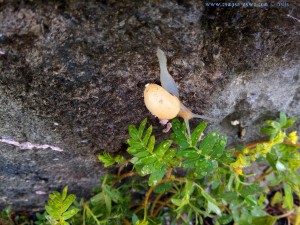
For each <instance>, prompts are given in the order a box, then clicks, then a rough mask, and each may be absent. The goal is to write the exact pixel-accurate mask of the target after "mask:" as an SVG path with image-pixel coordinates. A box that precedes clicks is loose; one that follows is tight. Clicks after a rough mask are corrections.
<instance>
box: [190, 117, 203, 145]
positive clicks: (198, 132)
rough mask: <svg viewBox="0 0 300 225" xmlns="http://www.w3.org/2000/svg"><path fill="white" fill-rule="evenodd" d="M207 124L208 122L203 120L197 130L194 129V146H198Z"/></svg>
mask: <svg viewBox="0 0 300 225" xmlns="http://www.w3.org/2000/svg"><path fill="white" fill-rule="evenodd" d="M206 126H207V123H206V122H202V123H200V124H199V125H198V126H197V127H196V128H195V130H194V131H193V133H192V135H191V137H192V138H191V140H192V142H191V144H192V146H196V144H197V143H198V141H199V138H200V136H201V134H202V133H203V131H204V130H205V128H206Z"/></svg>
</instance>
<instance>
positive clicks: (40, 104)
mask: <svg viewBox="0 0 300 225" xmlns="http://www.w3.org/2000/svg"><path fill="white" fill-rule="evenodd" d="M1 2H2V3H0V103H1V108H0V138H1V140H7V141H6V142H0V152H1V158H0V168H1V169H0V181H1V184H0V196H1V198H0V207H4V206H5V205H8V204H10V205H13V207H14V208H15V209H18V210H22V209H28V207H30V208H31V209H39V208H40V207H41V206H43V205H44V203H45V201H46V199H47V194H48V193H49V192H50V191H52V190H57V189H61V188H62V187H63V186H65V185H69V189H70V192H73V193H76V194H77V195H78V196H79V197H88V194H89V193H90V190H91V188H92V187H95V186H96V185H97V183H98V178H99V177H100V176H101V175H103V174H105V173H106V172H107V170H105V169H104V168H103V167H102V165H101V164H100V163H99V162H97V154H98V153H100V152H103V151H104V150H107V151H109V152H112V153H120V154H125V152H126V140H127V138H128V134H127V127H128V125H129V124H138V123H139V122H140V121H141V120H142V119H143V118H145V117H148V118H149V122H150V123H151V124H153V125H154V133H155V134H156V135H157V139H158V140H162V139H163V138H165V137H167V136H166V134H163V133H162V129H163V128H162V127H161V126H160V125H159V123H158V121H157V119H155V118H153V117H152V116H151V115H150V113H149V112H148V111H147V109H146V108H145V106H144V103H143V96H142V93H143V89H144V85H145V84H147V83H151V82H152V83H159V66H158V61H157V59H156V56H155V52H156V49H157V47H160V48H161V49H162V50H164V51H165V53H166V55H167V57H168V68H169V71H170V73H171V75H172V76H173V77H174V79H175V81H176V82H177V84H178V87H179V90H180V96H181V99H182V101H183V102H184V104H185V105H187V106H189V107H190V108H191V109H192V111H193V112H195V113H199V114H204V115H206V116H210V117H214V118H216V119H217V120H218V122H216V123H213V124H210V125H209V129H218V130H220V131H221V132H222V133H223V134H226V135H228V137H229V143H230V144H244V143H248V142H251V141H254V140H259V139H261V138H263V137H262V136H261V135H260V134H259V126H260V125H261V124H262V122H263V121H264V120H265V119H272V118H275V117H277V116H278V113H279V112H280V111H285V112H286V113H287V114H288V116H293V117H297V118H299V115H300V107H299V104H300V101H299V99H300V96H299V93H300V91H299V90H300V79H299V77H300V63H299V62H300V61H299V56H300V54H299V49H300V48H299V35H300V34H299V26H300V23H299V21H298V20H297V19H299V18H300V16H299V7H297V4H293V3H290V5H289V6H287V7H283V6H282V7H279V6H278V7H266V8H263V9H262V8H255V7H254V8H251V7H248V8H246V7H233V8H222V7H206V6H205V4H204V2H201V1H198V0H191V1H177V2H176V1H129V0H128V1H109V0H108V1H101V2H96V1H68V3H66V2H60V1H50V2H43V1H21V3H16V2H14V1H1ZM235 120H238V121H239V122H240V123H241V126H242V127H241V126H233V125H231V121H235ZM198 122H199V121H197V120H196V119H195V120H193V121H192V123H191V126H192V127H193V126H195V125H196V124H197V123H198ZM295 129H298V130H299V122H298V124H297V126H296V128H295ZM241 131H242V132H243V133H244V135H243V137H240V136H239V134H240V133H241ZM26 142H29V143H31V145H30V144H29V143H27V144H24V143H26ZM12 143H14V144H12ZM22 143H23V144H22ZM25 145H26V146H27V149H26V148H25V149H21V147H22V146H23V148H24V146H25ZM33 145H36V146H39V145H49V146H53V147H59V148H61V149H63V151H62V152H59V151H53V149H51V148H46V149H42V148H29V147H28V146H33ZM20 146H21V147H20Z"/></svg>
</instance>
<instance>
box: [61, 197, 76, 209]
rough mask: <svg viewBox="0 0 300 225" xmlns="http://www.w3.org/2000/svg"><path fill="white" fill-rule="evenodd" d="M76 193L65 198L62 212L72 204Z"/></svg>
mask: <svg viewBox="0 0 300 225" xmlns="http://www.w3.org/2000/svg"><path fill="white" fill-rule="evenodd" d="M75 199H76V195H73V194H70V195H68V197H67V198H66V199H65V200H64V202H63V205H62V207H61V212H65V211H67V210H68V208H69V207H70V206H71V205H72V203H73V202H74V201H75Z"/></svg>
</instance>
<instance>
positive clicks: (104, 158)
mask: <svg viewBox="0 0 300 225" xmlns="http://www.w3.org/2000/svg"><path fill="white" fill-rule="evenodd" d="M98 159H99V161H100V162H102V163H104V167H108V166H111V165H113V164H114V163H115V160H114V158H113V157H112V156H111V155H110V154H108V153H103V154H102V155H100V154H99V155H98Z"/></svg>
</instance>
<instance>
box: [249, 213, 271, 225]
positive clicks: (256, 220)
mask: <svg viewBox="0 0 300 225" xmlns="http://www.w3.org/2000/svg"><path fill="white" fill-rule="evenodd" d="M276 220H277V218H276V216H270V215H267V216H263V217H253V219H252V224H253V225H262V224H263V225H274V224H275V222H276Z"/></svg>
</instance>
